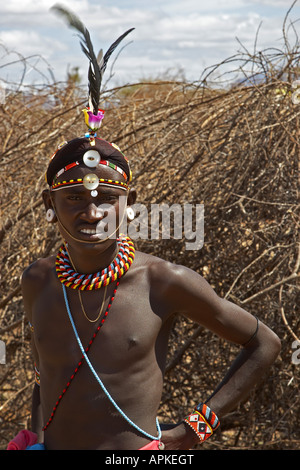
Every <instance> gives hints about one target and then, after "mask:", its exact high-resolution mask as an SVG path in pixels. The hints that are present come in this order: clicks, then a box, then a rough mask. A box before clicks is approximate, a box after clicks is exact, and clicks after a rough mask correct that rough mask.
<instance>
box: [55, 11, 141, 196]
mask: <svg viewBox="0 0 300 470" xmlns="http://www.w3.org/2000/svg"><path fill="white" fill-rule="evenodd" d="M51 10H52V11H53V12H54V13H56V14H58V15H60V16H61V17H63V19H64V20H66V22H67V23H68V25H69V27H71V28H73V29H75V30H76V31H77V33H79V34H78V35H79V37H80V45H81V49H82V51H83V52H84V54H85V55H86V57H87V58H88V60H89V70H88V106H86V108H85V109H83V114H84V120H85V124H86V126H87V128H88V131H87V133H86V134H85V136H84V137H83V138H76V139H73V140H72V141H70V142H64V143H63V144H61V145H60V146H59V147H58V149H57V151H56V152H55V153H54V155H53V156H52V158H51V161H50V164H49V167H48V170H47V173H46V180H47V182H48V184H49V185H50V186H51V188H52V189H62V188H63V187H66V186H65V185H64V184H62V183H60V187H59V188H57V187H56V185H57V178H58V177H59V176H61V175H62V174H63V173H64V172H65V171H68V170H69V169H71V168H73V167H75V166H76V165H79V164H84V165H85V166H87V167H88V168H95V167H96V166H97V165H106V166H109V167H110V168H112V169H114V170H115V171H117V172H119V173H120V174H121V175H122V176H123V178H124V180H125V181H126V182H127V181H131V179H132V174H131V170H130V167H129V162H128V160H127V158H126V157H125V155H124V154H123V153H122V152H121V150H120V149H119V148H118V147H117V146H116V145H115V144H110V143H109V142H106V141H104V140H103V139H99V138H97V131H98V130H99V129H100V126H101V122H102V120H103V117H104V110H103V109H100V108H99V103H100V92H101V84H102V78H103V74H104V72H105V70H106V67H107V63H108V60H109V58H110V56H111V54H112V53H113V52H114V50H115V49H116V48H117V46H118V45H119V44H120V42H121V41H122V40H123V39H124V38H125V37H126V36H127V35H128V34H129V33H130V32H131V31H132V30H133V29H134V28H131V29H129V30H127V31H126V32H125V33H123V34H122V35H121V36H120V37H119V38H118V39H117V40H116V41H115V42H114V43H113V44H112V45H111V46H110V47H109V48H108V50H107V52H106V53H105V54H104V55H103V51H102V49H101V50H100V52H99V53H98V55H97V56H96V54H95V52H94V48H93V44H92V41H91V38H90V34H89V31H88V30H87V28H86V27H85V25H84V24H83V23H82V22H81V20H80V19H79V18H78V17H77V16H76V15H75V14H74V13H73V12H71V11H70V10H67V9H66V8H65V7H62V6H61V5H54V6H53V7H52V8H51ZM78 157H79V158H78ZM115 162H116V163H117V164H116V163H115ZM91 175H93V179H94V180H95V181H96V179H98V177H97V175H95V173H91V174H89V175H87V176H90V177H91ZM72 182H73V183H74V181H72ZM64 183H65V184H67V182H66V181H65V182H64ZM99 183H100V184H101V183H104V182H103V181H101V180H99V179H98V184H99ZM106 183H107V182H106ZM120 183H121V182H119V181H116V182H114V184H118V185H119V186H120V187H122V189H124V188H125V189H128V186H127V187H125V186H126V185H125V186H124V185H123V184H120ZM75 184H79V181H76V183H75ZM80 184H83V185H84V186H85V187H86V188H87V189H90V188H89V185H85V183H84V182H83V181H81V182H80ZM98 184H97V186H98ZM109 184H112V183H111V181H110V183H109ZM91 191H92V192H93V195H96V190H95V189H92V190H91Z"/></svg>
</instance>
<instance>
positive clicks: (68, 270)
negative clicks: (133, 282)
mask: <svg viewBox="0 0 300 470" xmlns="http://www.w3.org/2000/svg"><path fill="white" fill-rule="evenodd" d="M117 244H118V249H119V251H118V254H117V255H116V257H115V259H114V260H113V261H112V262H111V264H110V265H109V266H108V267H107V268H105V269H102V270H101V271H98V272H97V273H93V274H80V273H77V272H76V271H75V270H74V268H73V266H72V263H71V260H70V257H69V254H68V250H67V249H66V247H65V245H64V244H62V245H61V247H60V249H59V251H58V254H57V256H56V262H55V266H56V273H57V276H58V278H59V280H60V282H61V283H62V284H64V285H65V286H66V287H71V288H72V289H79V290H93V289H100V287H102V286H107V285H108V284H110V283H111V282H114V281H116V280H117V279H119V278H120V277H122V276H123V275H124V274H125V273H126V272H127V271H128V269H129V268H130V266H131V264H132V262H133V260H134V257H135V248H134V244H133V242H132V240H131V239H130V238H129V237H127V236H126V237H125V236H122V235H121V236H120V237H119V238H118V239H117Z"/></svg>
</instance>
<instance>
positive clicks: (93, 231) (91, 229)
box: [80, 228, 99, 235]
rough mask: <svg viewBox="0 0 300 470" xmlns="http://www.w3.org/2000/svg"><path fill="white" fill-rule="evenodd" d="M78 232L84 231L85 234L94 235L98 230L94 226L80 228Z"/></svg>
mask: <svg viewBox="0 0 300 470" xmlns="http://www.w3.org/2000/svg"><path fill="white" fill-rule="evenodd" d="M80 233H85V234H87V235H96V234H97V233H99V232H97V230H96V229H94V228H82V229H81V230H80Z"/></svg>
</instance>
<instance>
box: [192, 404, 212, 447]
mask: <svg viewBox="0 0 300 470" xmlns="http://www.w3.org/2000/svg"><path fill="white" fill-rule="evenodd" d="M184 421H185V422H186V423H187V424H188V425H189V426H190V427H191V428H192V429H193V431H194V432H195V433H196V434H197V436H198V437H199V439H200V441H201V442H203V441H206V439H208V438H209V437H211V436H212V435H213V433H214V432H215V431H216V429H217V428H218V427H219V425H220V421H219V419H218V417H217V415H216V414H215V413H214V412H213V411H212V410H211V409H210V408H209V407H208V406H207V405H205V404H204V403H200V404H199V405H198V406H196V408H195V410H194V412H193V413H191V414H190V415H188V416H187V417H186V418H184Z"/></svg>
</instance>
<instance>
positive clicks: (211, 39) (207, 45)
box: [0, 0, 300, 84]
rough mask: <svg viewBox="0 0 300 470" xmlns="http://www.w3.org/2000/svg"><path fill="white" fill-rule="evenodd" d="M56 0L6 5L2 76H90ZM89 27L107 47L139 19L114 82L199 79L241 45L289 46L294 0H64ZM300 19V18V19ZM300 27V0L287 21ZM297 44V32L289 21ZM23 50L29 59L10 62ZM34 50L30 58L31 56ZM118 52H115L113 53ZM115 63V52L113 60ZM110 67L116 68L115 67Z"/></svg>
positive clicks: (13, 0)
mask: <svg viewBox="0 0 300 470" xmlns="http://www.w3.org/2000/svg"><path fill="white" fill-rule="evenodd" d="M54 3H55V1H53V0H22V2H20V0H10V1H9V2H7V4H5V3H4V1H2V2H1V5H0V26H1V27H0V45H1V49H0V53H1V55H0V79H2V80H4V81H12V80H15V81H16V82H17V81H18V80H19V79H20V77H21V74H22V73H23V75H24V77H23V79H24V82H26V83H30V82H31V81H33V82H42V81H43V80H44V81H46V80H49V79H50V78H49V77H50V76H49V71H48V69H49V68H50V69H51V71H52V73H53V75H54V77H55V78H56V80H64V79H65V78H66V74H67V68H68V67H75V66H78V67H79V69H80V73H81V74H82V76H83V79H84V78H85V75H86V70H87V61H86V59H85V57H84V56H83V54H82V52H81V50H80V46H79V41H78V38H76V37H75V35H74V34H75V33H74V32H73V31H72V30H70V29H69V28H68V27H67V26H66V25H65V23H64V22H63V21H62V19H60V18H58V17H56V16H55V15H53V14H52V13H50V12H49V8H50V7H51V6H52V5H53V4H54ZM59 3H61V4H63V5H65V6H67V7H68V8H71V9H72V10H73V11H74V12H76V13H77V14H78V15H79V16H80V18H81V19H82V21H83V22H84V23H85V24H86V26H87V27H88V29H89V31H90V33H91V36H92V39H93V43H94V47H95V49H97V51H98V49H100V48H101V47H102V48H103V49H104V50H106V49H107V48H108V46H109V45H110V43H112V42H113V41H114V40H115V39H116V38H117V37H118V35H120V34H121V33H122V32H124V31H125V30H126V29H128V28H130V27H135V30H134V32H133V33H131V35H130V37H128V40H126V41H125V43H124V45H125V44H127V43H129V42H130V44H128V45H127V46H126V47H125V48H124V50H123V51H122V53H121V54H120V56H119V57H118V59H117V61H116V63H115V65H114V69H113V72H114V76H113V79H112V82H113V84H124V83H130V82H135V81H138V80H140V79H149V78H157V77H163V76H164V75H166V74H169V75H171V76H176V74H177V73H178V70H181V71H182V74H183V75H184V76H185V77H186V78H187V79H188V80H198V79H199V77H200V76H201V73H202V72H203V70H204V69H205V68H207V67H210V66H212V65H214V64H216V63H219V62H221V61H222V60H224V59H226V58H228V57H230V56H232V55H234V54H236V53H237V52H238V51H239V50H241V46H240V44H239V42H238V41H237V38H238V39H239V41H240V42H241V43H242V44H243V45H244V46H245V47H246V48H247V49H248V50H250V51H253V47H254V42H255V37H256V33H257V30H258V28H259V25H261V26H260V29H259V34H258V41H257V49H258V50H260V49H261V50H264V49H266V48H268V47H279V48H282V44H283V41H282V25H283V21H284V17H285V15H286V13H287V11H288V9H289V8H290V7H291V5H292V1H291V0H226V1H225V0H218V1H217V0H205V1H204V0H164V1H158V0H150V1H149V0H115V1H114V0H99V1H97V0H64V1H63V0H62V1H61V2H59ZM298 19H299V21H296V20H298ZM295 21H296V23H295V24H294V26H295V28H296V30H297V31H299V33H300V0H299V1H298V2H297V3H296V4H295V5H294V7H293V9H292V11H291V13H290V15H289V20H288V23H290V22H295ZM290 41H291V43H292V44H293V43H294V41H295V34H294V33H293V31H292V29H290ZM20 55H21V56H22V57H26V58H28V59H27V60H26V67H25V66H24V63H23V65H22V67H21V68H20V64H19V68H17V66H15V65H8V63H9V62H13V61H15V60H17V59H18V58H20ZM29 57H30V59H29ZM115 57H116V54H115V55H114V58H115ZM112 63H113V59H112V61H111V63H110V64H112ZM107 74H108V75H109V74H110V69H109V68H108V70H107Z"/></svg>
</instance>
